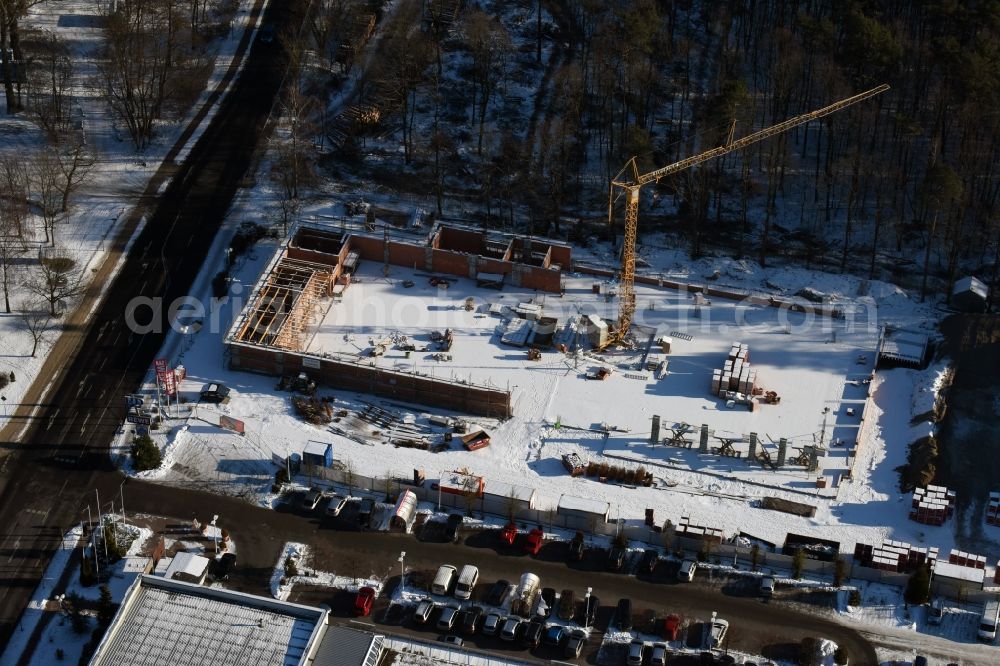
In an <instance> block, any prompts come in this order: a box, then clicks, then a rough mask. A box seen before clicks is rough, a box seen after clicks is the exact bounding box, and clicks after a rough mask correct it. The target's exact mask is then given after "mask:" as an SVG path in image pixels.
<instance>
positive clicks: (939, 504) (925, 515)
mask: <svg viewBox="0 0 1000 666" xmlns="http://www.w3.org/2000/svg"><path fill="white" fill-rule="evenodd" d="M954 512H955V491H954V490H948V489H947V488H945V487H944V486H927V487H926V488H914V489H913V500H912V502H911V505H910V520H915V521H917V522H918V523H923V524H924V525H943V524H944V521H946V520H948V518H950V517H951V515H952V513H954Z"/></svg>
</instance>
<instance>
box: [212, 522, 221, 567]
mask: <svg viewBox="0 0 1000 666" xmlns="http://www.w3.org/2000/svg"><path fill="white" fill-rule="evenodd" d="M218 519H219V514H215V515H214V516H212V528H213V529H212V541H214V542H215V556H216V557H218V556H219V531H218V530H217V529H215V521H217V520H218Z"/></svg>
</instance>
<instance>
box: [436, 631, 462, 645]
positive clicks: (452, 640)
mask: <svg viewBox="0 0 1000 666" xmlns="http://www.w3.org/2000/svg"><path fill="white" fill-rule="evenodd" d="M438 640H439V641H441V642H442V643H447V644H448V645H454V646H455V647H462V646H463V645H465V641H463V640H462V639H461V637H459V636H453V635H451V634H449V635H447V636H441V637H440V638H438Z"/></svg>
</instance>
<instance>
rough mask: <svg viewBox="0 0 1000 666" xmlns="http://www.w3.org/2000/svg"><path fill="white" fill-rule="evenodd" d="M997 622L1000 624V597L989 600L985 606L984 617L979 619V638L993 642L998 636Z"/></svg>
mask: <svg viewBox="0 0 1000 666" xmlns="http://www.w3.org/2000/svg"><path fill="white" fill-rule="evenodd" d="M997 624H1000V599H994V600H992V601H987V602H986V605H985V606H984V607H983V619H982V620H980V621H979V632H978V634H977V636H978V638H979V640H981V641H985V642H987V643H992V642H993V641H994V640H996V637H997Z"/></svg>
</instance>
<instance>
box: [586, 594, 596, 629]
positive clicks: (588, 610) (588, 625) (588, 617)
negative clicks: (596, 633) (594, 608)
mask: <svg viewBox="0 0 1000 666" xmlns="http://www.w3.org/2000/svg"><path fill="white" fill-rule="evenodd" d="M593 591H594V588H592V587H588V588H587V594H586V595H584V597H583V628H584V629H590V593H591V592H593Z"/></svg>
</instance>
